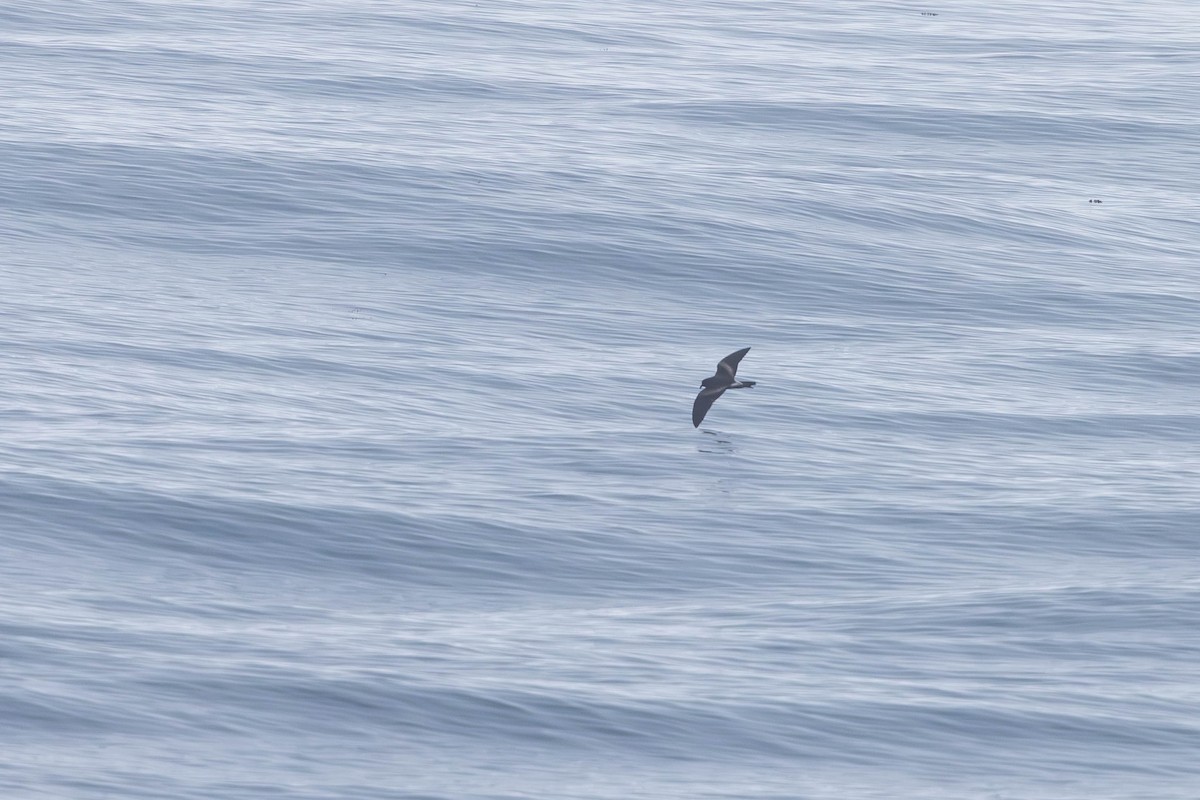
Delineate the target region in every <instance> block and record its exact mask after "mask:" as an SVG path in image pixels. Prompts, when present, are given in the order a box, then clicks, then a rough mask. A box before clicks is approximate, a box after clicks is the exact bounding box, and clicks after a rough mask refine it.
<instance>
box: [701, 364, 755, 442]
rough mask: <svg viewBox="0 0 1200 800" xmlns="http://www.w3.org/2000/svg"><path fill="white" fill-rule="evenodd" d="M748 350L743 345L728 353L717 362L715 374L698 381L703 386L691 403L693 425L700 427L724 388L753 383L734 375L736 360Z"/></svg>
mask: <svg viewBox="0 0 1200 800" xmlns="http://www.w3.org/2000/svg"><path fill="white" fill-rule="evenodd" d="M749 352H750V348H749V347H745V348H742V349H741V350H738V351H737V352H736V353H730V354H729V355H727V356H725V357H724V358H722V359H721V363H720V364H717V374H716V375H713V376H712V377H711V378H705V379H704V380H702V381H700V385H701V386H703V387H704V388H703V389H701V390H700V394H698V395H696V402H695V403H694V404H693V405H692V425H693V426H695V427H697V428H699V427H700V423H701V422H703V421H704V415H705V414H707V413H708V410H709V409H710V408H712V404H713V403H715V402H716V401H717V398H718V397H720V396H721V395H723V394H725V390H726V389H748V388H750V387H751V386H753V385H754V383H755V382H754V381H739V380H738V379H737V377H736V376H737V368H738V362H739V361H741V360H742V356H744V355H746V353H749Z"/></svg>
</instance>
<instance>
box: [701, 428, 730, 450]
mask: <svg viewBox="0 0 1200 800" xmlns="http://www.w3.org/2000/svg"><path fill="white" fill-rule="evenodd" d="M700 432H701V433H703V434H704V435H705V436H711V437H712V438H711V439H701V440H700V444H698V445H697V446H696V450H697V451H698V452H701V453H725V454H727V453H736V452H737V445H735V444H734V443H733V437H731V436H730V435H729V434H727V433H721V432H720V431H710V430H708V429H707V428H705V429H704V430H702V431H700Z"/></svg>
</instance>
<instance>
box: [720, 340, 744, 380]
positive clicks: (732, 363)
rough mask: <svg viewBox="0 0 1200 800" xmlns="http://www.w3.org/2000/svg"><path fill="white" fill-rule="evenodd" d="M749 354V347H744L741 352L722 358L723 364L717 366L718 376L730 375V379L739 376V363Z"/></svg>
mask: <svg viewBox="0 0 1200 800" xmlns="http://www.w3.org/2000/svg"><path fill="white" fill-rule="evenodd" d="M749 352H750V348H749V347H743V348H742V349H741V350H738V351H737V352H736V353H730V354H729V355H727V356H725V357H724V358H722V359H721V363H720V364H717V374H718V375H720V374H722V373H724V374H726V375H728V376H729V377H730V378H732V377H733V376H735V375H737V367H738V362H740V361H741V360H742V357H743V356H745V355H746V353H749Z"/></svg>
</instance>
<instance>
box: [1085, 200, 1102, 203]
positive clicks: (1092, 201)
mask: <svg viewBox="0 0 1200 800" xmlns="http://www.w3.org/2000/svg"><path fill="white" fill-rule="evenodd" d="M1088 202H1089V203H1103V202H1104V201H1103V200H1088Z"/></svg>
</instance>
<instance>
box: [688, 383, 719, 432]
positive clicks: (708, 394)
mask: <svg viewBox="0 0 1200 800" xmlns="http://www.w3.org/2000/svg"><path fill="white" fill-rule="evenodd" d="M723 394H725V390H724V389H701V390H700V394H698V395H696V402H695V403H692V427H693V428H699V427H700V423H701V422H703V421H704V415H705V414H707V413H708V410H709V409H710V408H712V404H713V403H715V402H717V398H718V397H720V396H721V395H723Z"/></svg>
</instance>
